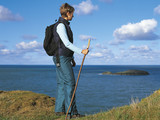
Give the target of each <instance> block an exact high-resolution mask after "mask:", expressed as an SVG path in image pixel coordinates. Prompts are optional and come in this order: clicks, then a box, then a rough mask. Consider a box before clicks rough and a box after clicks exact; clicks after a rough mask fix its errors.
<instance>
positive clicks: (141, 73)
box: [102, 70, 149, 75]
mask: <svg viewBox="0 0 160 120" xmlns="http://www.w3.org/2000/svg"><path fill="white" fill-rule="evenodd" d="M102 74H103V75H149V73H148V72H147V71H142V70H127V71H123V72H117V73H112V72H109V71H107V72H103V73H102Z"/></svg>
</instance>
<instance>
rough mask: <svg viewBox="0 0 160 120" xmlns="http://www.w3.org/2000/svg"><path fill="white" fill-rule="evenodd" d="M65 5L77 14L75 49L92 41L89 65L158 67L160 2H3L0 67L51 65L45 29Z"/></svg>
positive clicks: (0, 6) (77, 57) (79, 57)
mask: <svg viewBox="0 0 160 120" xmlns="http://www.w3.org/2000/svg"><path fill="white" fill-rule="evenodd" d="M65 2H67V3H69V4H70V5H73V6H74V7H75V9H76V11H75V13H74V18H73V20H72V21H71V28H72V31H73V34H74V44H75V45H76V46H78V47H79V48H83V49H84V48H86V46H87V44H88V39H89V38H91V46H90V52H89V54H88V55H87V57H86V59H85V64H86V65H160V25H159V23H160V1H159V0H23V1H22V0H1V1H0V64H2V65H3V64H27V65H29V64H31V65H33V64H35V65H37V64H38V65H46V64H47V65H51V64H53V62H52V57H49V56H47V55H46V53H45V51H44V50H43V47H42V44H43V40H44V34H45V28H46V26H47V25H50V24H53V23H54V21H55V19H58V18H59V17H60V13H59V8H60V6H61V5H62V4H63V3H65ZM74 56H75V60H76V62H77V64H81V61H82V58H83V55H79V54H76V53H75V55H74Z"/></svg>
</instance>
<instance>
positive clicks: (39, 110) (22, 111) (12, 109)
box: [0, 90, 160, 120]
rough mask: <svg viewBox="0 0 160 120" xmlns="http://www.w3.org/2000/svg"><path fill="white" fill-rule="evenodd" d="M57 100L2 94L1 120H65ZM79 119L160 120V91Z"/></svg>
mask: <svg viewBox="0 0 160 120" xmlns="http://www.w3.org/2000/svg"><path fill="white" fill-rule="evenodd" d="M54 103H55V99H54V98H51V97H49V96H46V95H43V94H37V93H33V92H30V91H9V92H4V91H0V119H1V120H56V119H57V120H64V118H65V116H62V117H58V116H56V115H55V114H54ZM77 120H160V90H158V91H155V92H154V93H153V94H152V95H150V96H149V97H147V98H144V99H142V100H141V101H140V102H139V100H138V99H136V100H132V101H131V104H130V105H126V106H123V107H117V108H113V109H112V110H110V111H107V112H102V113H98V114H94V115H88V116H86V117H84V118H79V119H77Z"/></svg>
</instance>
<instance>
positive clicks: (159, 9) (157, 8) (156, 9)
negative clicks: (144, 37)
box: [154, 5, 160, 15]
mask: <svg viewBox="0 0 160 120" xmlns="http://www.w3.org/2000/svg"><path fill="white" fill-rule="evenodd" d="M154 12H155V13H156V14H158V15H160V5H158V6H157V7H156V8H154Z"/></svg>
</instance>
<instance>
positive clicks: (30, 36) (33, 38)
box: [22, 35, 38, 40]
mask: <svg viewBox="0 0 160 120" xmlns="http://www.w3.org/2000/svg"><path fill="white" fill-rule="evenodd" d="M22 38H23V39H24V40H35V39H37V38H38V37H37V36H36V35H23V36H22Z"/></svg>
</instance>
